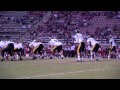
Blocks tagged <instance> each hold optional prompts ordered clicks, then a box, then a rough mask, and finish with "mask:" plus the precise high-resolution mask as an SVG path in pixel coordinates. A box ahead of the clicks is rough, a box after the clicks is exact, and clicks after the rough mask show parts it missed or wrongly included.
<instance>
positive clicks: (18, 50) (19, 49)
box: [13, 41, 23, 60]
mask: <svg viewBox="0 0 120 90" xmlns="http://www.w3.org/2000/svg"><path fill="white" fill-rule="evenodd" d="M22 50H23V45H22V43H19V42H18V41H17V42H15V43H14V50H13V54H14V59H15V56H16V59H18V58H19V60H22V56H21V52H22ZM18 56H19V57H18Z"/></svg>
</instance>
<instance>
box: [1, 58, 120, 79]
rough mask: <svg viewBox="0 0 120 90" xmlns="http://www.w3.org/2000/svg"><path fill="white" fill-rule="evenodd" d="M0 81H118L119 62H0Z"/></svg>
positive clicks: (60, 60) (46, 60)
mask: <svg viewBox="0 0 120 90" xmlns="http://www.w3.org/2000/svg"><path fill="white" fill-rule="evenodd" d="M0 79H120V60H115V59H110V60H107V59H101V60H100V61H95V60H93V61H89V60H88V59H85V62H76V58H64V59H58V58H56V59H52V60H50V59H47V58H45V59H43V60H41V59H37V60H23V61H3V62H1V61H0Z"/></svg>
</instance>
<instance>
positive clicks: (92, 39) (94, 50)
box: [87, 35, 99, 61]
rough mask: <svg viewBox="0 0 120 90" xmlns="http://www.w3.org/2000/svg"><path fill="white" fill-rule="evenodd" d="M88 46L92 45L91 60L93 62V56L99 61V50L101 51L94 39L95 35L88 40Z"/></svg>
mask: <svg viewBox="0 0 120 90" xmlns="http://www.w3.org/2000/svg"><path fill="white" fill-rule="evenodd" d="M87 44H91V45H92V49H91V51H90V54H91V58H90V60H91V61H92V60H93V54H94V56H95V58H96V61H98V50H99V44H98V42H97V41H96V40H95V39H94V38H93V35H90V37H89V38H88V39H87Z"/></svg>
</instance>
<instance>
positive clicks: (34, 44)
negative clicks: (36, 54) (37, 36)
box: [29, 42, 42, 47]
mask: <svg viewBox="0 0 120 90" xmlns="http://www.w3.org/2000/svg"><path fill="white" fill-rule="evenodd" d="M40 44H42V43H41V42H31V43H30V44H29V46H30V47H32V46H34V47H37V46H39V45H40Z"/></svg>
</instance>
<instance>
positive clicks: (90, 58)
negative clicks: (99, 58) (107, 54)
mask: <svg viewBox="0 0 120 90" xmlns="http://www.w3.org/2000/svg"><path fill="white" fill-rule="evenodd" d="M92 59H93V53H91V58H90V60H91V61H92Z"/></svg>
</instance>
